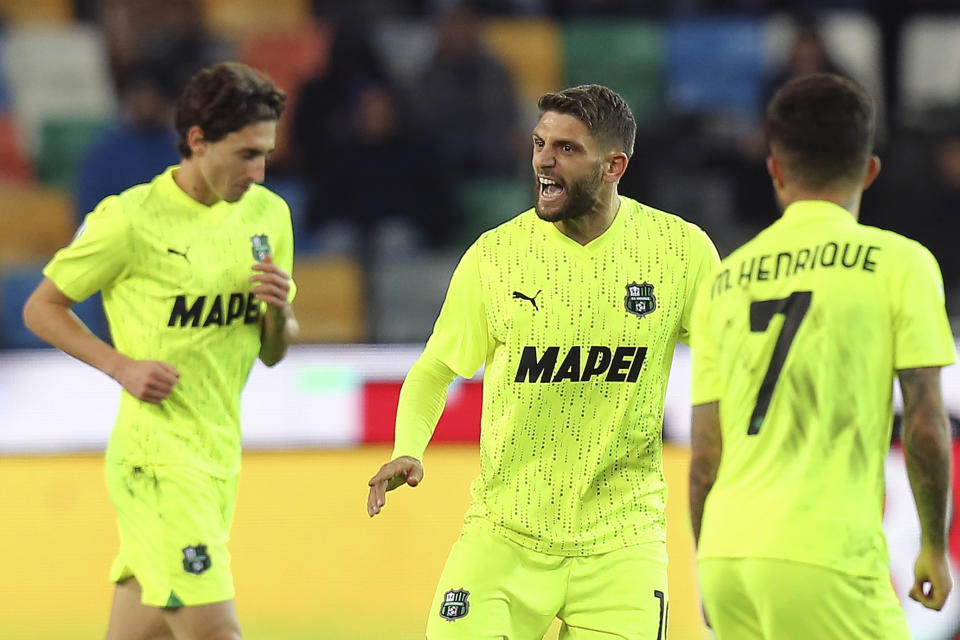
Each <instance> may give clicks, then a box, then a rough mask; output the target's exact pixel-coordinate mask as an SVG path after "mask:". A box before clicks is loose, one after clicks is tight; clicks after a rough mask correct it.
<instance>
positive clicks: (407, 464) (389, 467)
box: [367, 456, 423, 518]
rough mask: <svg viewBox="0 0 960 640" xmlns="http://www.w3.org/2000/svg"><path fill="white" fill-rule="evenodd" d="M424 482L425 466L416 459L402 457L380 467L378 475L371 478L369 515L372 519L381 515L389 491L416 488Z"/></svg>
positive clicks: (368, 502)
mask: <svg viewBox="0 0 960 640" xmlns="http://www.w3.org/2000/svg"><path fill="white" fill-rule="evenodd" d="M421 480H423V465H421V464H420V461H419V460H417V459H416V458H411V457H410V456H400V457H399V458H396V459H394V460H391V461H390V462H388V463H387V464H385V465H383V466H382V467H380V470H379V471H377V473H376V475H375V476H373V477H372V478H370V482H368V483H367V484H368V485H370V492H369V494H368V495H367V514H368V515H369V516H370V517H371V518H372V517H373V516H375V515H377V514H378V513H380V509H382V508H383V505H384V504H386V501H387V491H393V490H394V489H396V488H397V487H399V486H401V485H403V484H407V485H410V486H411V487H415V486H417V485H418V484H420V481H421Z"/></svg>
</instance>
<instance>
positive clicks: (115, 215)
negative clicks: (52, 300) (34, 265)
mask: <svg viewBox="0 0 960 640" xmlns="http://www.w3.org/2000/svg"><path fill="white" fill-rule="evenodd" d="M132 257H133V249H132V238H131V234H130V225H129V222H128V220H127V218H126V216H125V215H124V213H123V205H122V204H121V200H120V198H118V197H117V196H110V197H109V198H106V199H104V200H103V201H101V202H100V204H99V205H97V207H96V208H95V209H94V210H93V211H92V212H90V213H89V214H87V216H86V217H85V218H84V221H83V224H81V225H80V228H79V229H77V233H76V235H75V236H74V237H73V240H72V241H71V242H70V244H69V245H67V246H66V247H64V248H63V249H61V250H60V251H58V252H57V253H56V255H54V256H53V259H52V260H50V262H49V263H48V264H47V266H46V267H44V269H43V275H45V276H46V277H48V278H50V280H52V281H53V283H54V284H55V285H57V288H58V289H60V291H61V292H63V294H64V295H65V296H67V297H68V298H70V299H71V300H73V301H75V302H80V301H82V300H85V299H87V298H88V297H90V296H91V295H93V294H94V293H96V292H97V291H100V290H102V289H105V288H107V287H109V286H110V285H111V283H113V282H114V281H115V280H117V279H118V278H119V277H120V276H121V274H123V272H124V270H125V269H127V267H128V265H129V263H130V260H131V259H132Z"/></svg>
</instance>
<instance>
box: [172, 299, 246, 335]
mask: <svg viewBox="0 0 960 640" xmlns="http://www.w3.org/2000/svg"><path fill="white" fill-rule="evenodd" d="M224 298H226V304H224ZM241 319H242V321H243V324H254V323H256V322H259V321H260V301H259V300H257V297H256V296H255V295H254V294H252V293H231V294H229V297H228V296H226V294H224V295H217V296H216V297H214V298H212V299H211V300H210V303H209V304H207V296H199V297H198V298H197V299H196V300H194V301H193V304H191V305H190V306H189V307H188V306H187V297H186V296H184V295H179V296H177V297H176V299H175V300H174V301H173V309H172V310H171V311H170V320H169V321H168V322H167V326H168V327H175V326H177V324H178V323H179V325H180V326H181V327H186V326H190V327H209V326H218V327H222V326H225V325H229V324H230V323H231V322H233V321H234V320H237V321H240V320H241ZM201 320H202V322H201Z"/></svg>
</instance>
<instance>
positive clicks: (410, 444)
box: [391, 352, 457, 460]
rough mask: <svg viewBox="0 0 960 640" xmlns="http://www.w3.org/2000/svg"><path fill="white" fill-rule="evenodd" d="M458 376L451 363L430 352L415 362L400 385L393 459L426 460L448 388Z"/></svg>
mask: <svg viewBox="0 0 960 640" xmlns="http://www.w3.org/2000/svg"><path fill="white" fill-rule="evenodd" d="M456 377H457V374H455V373H454V372H453V371H451V370H450V368H449V367H447V365H445V364H443V363H442V362H440V361H439V360H437V359H436V358H433V357H431V356H430V354H429V353H426V352H425V353H423V354H422V355H421V356H420V357H419V358H418V359H417V361H416V362H415V363H414V364H413V366H412V367H411V368H410V372H409V373H407V377H406V379H404V381H403V386H402V387H401V388H400V401H399V403H398V404H397V423H396V427H395V431H394V442H393V455H392V456H391V460H393V459H396V458H399V457H400V456H410V457H411V458H416V459H417V460H423V452H424V451H425V450H426V449H427V444H428V443H429V442H430V438H432V437H433V432H434V430H435V429H436V428H437V422H438V421H439V420H440V414H442V413H443V406H444V404H446V401H447V389H448V388H449V387H450V383H451V382H453V380H454V378H456Z"/></svg>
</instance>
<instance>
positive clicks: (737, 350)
mask: <svg viewBox="0 0 960 640" xmlns="http://www.w3.org/2000/svg"><path fill="white" fill-rule="evenodd" d="M692 346H693V390H692V394H693V402H694V404H704V403H708V402H714V401H719V407H720V423H721V429H722V438H723V456H722V460H721V463H720V469H719V472H718V477H717V481H716V483H715V484H714V486H713V488H712V489H711V491H710V493H709V495H708V496H707V501H706V505H705V507H704V514H703V527H702V531H701V537H700V544H699V556H700V557H767V558H780V559H786V560H795V561H800V562H809V563H814V564H819V565H823V566H828V567H832V568H834V569H837V570H840V571H844V572H847V573H851V574H854V575H869V574H871V573H874V572H876V571H886V570H887V569H886V567H887V566H888V562H887V551H886V543H885V541H884V537H883V530H882V529H881V515H882V513H881V512H882V506H883V493H884V482H883V467H884V460H885V459H886V454H887V450H888V449H889V446H890V435H891V425H892V418H893V416H892V387H893V376H894V375H895V371H896V370H899V369H910V368H915V367H926V366H943V365H947V364H950V363H952V362H953V361H954V359H955V353H954V342H953V337H952V335H951V332H950V326H949V323H948V321H947V315H946V311H945V308H944V294H943V281H942V279H941V276H940V271H939V268H938V266H937V263H936V261H935V260H934V258H933V256H932V255H931V254H930V252H929V251H927V250H926V249H925V248H923V247H922V246H921V245H919V244H918V243H916V242H914V241H912V240H907V239H906V238H904V237H902V236H899V235H897V234H895V233H892V232H890V231H884V230H880V229H876V228H873V227H868V226H864V225H861V224H858V223H857V222H856V221H855V220H854V218H853V216H852V215H850V213H849V212H847V211H846V210H844V209H842V208H841V207H839V206H837V205H835V204H832V203H829V202H822V201H803V202H797V203H794V204H792V205H790V206H789V207H788V208H787V209H786V211H785V212H784V215H783V217H782V218H780V219H779V220H778V221H777V222H775V223H774V224H773V225H771V226H770V227H768V228H767V229H765V230H764V231H763V232H761V233H760V234H759V235H758V236H757V237H756V238H754V239H753V240H751V241H750V242H748V243H747V244H745V245H744V246H742V247H741V248H740V249H738V250H737V251H735V252H734V253H733V254H731V255H730V256H729V257H727V258H726V259H725V260H724V261H723V264H722V265H721V267H720V268H719V270H718V271H717V272H716V273H715V274H714V275H713V276H712V277H711V279H710V283H709V285H708V286H704V287H703V288H702V289H701V290H700V295H699V297H698V303H697V306H696V311H695V317H694V320H693V345H692Z"/></svg>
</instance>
